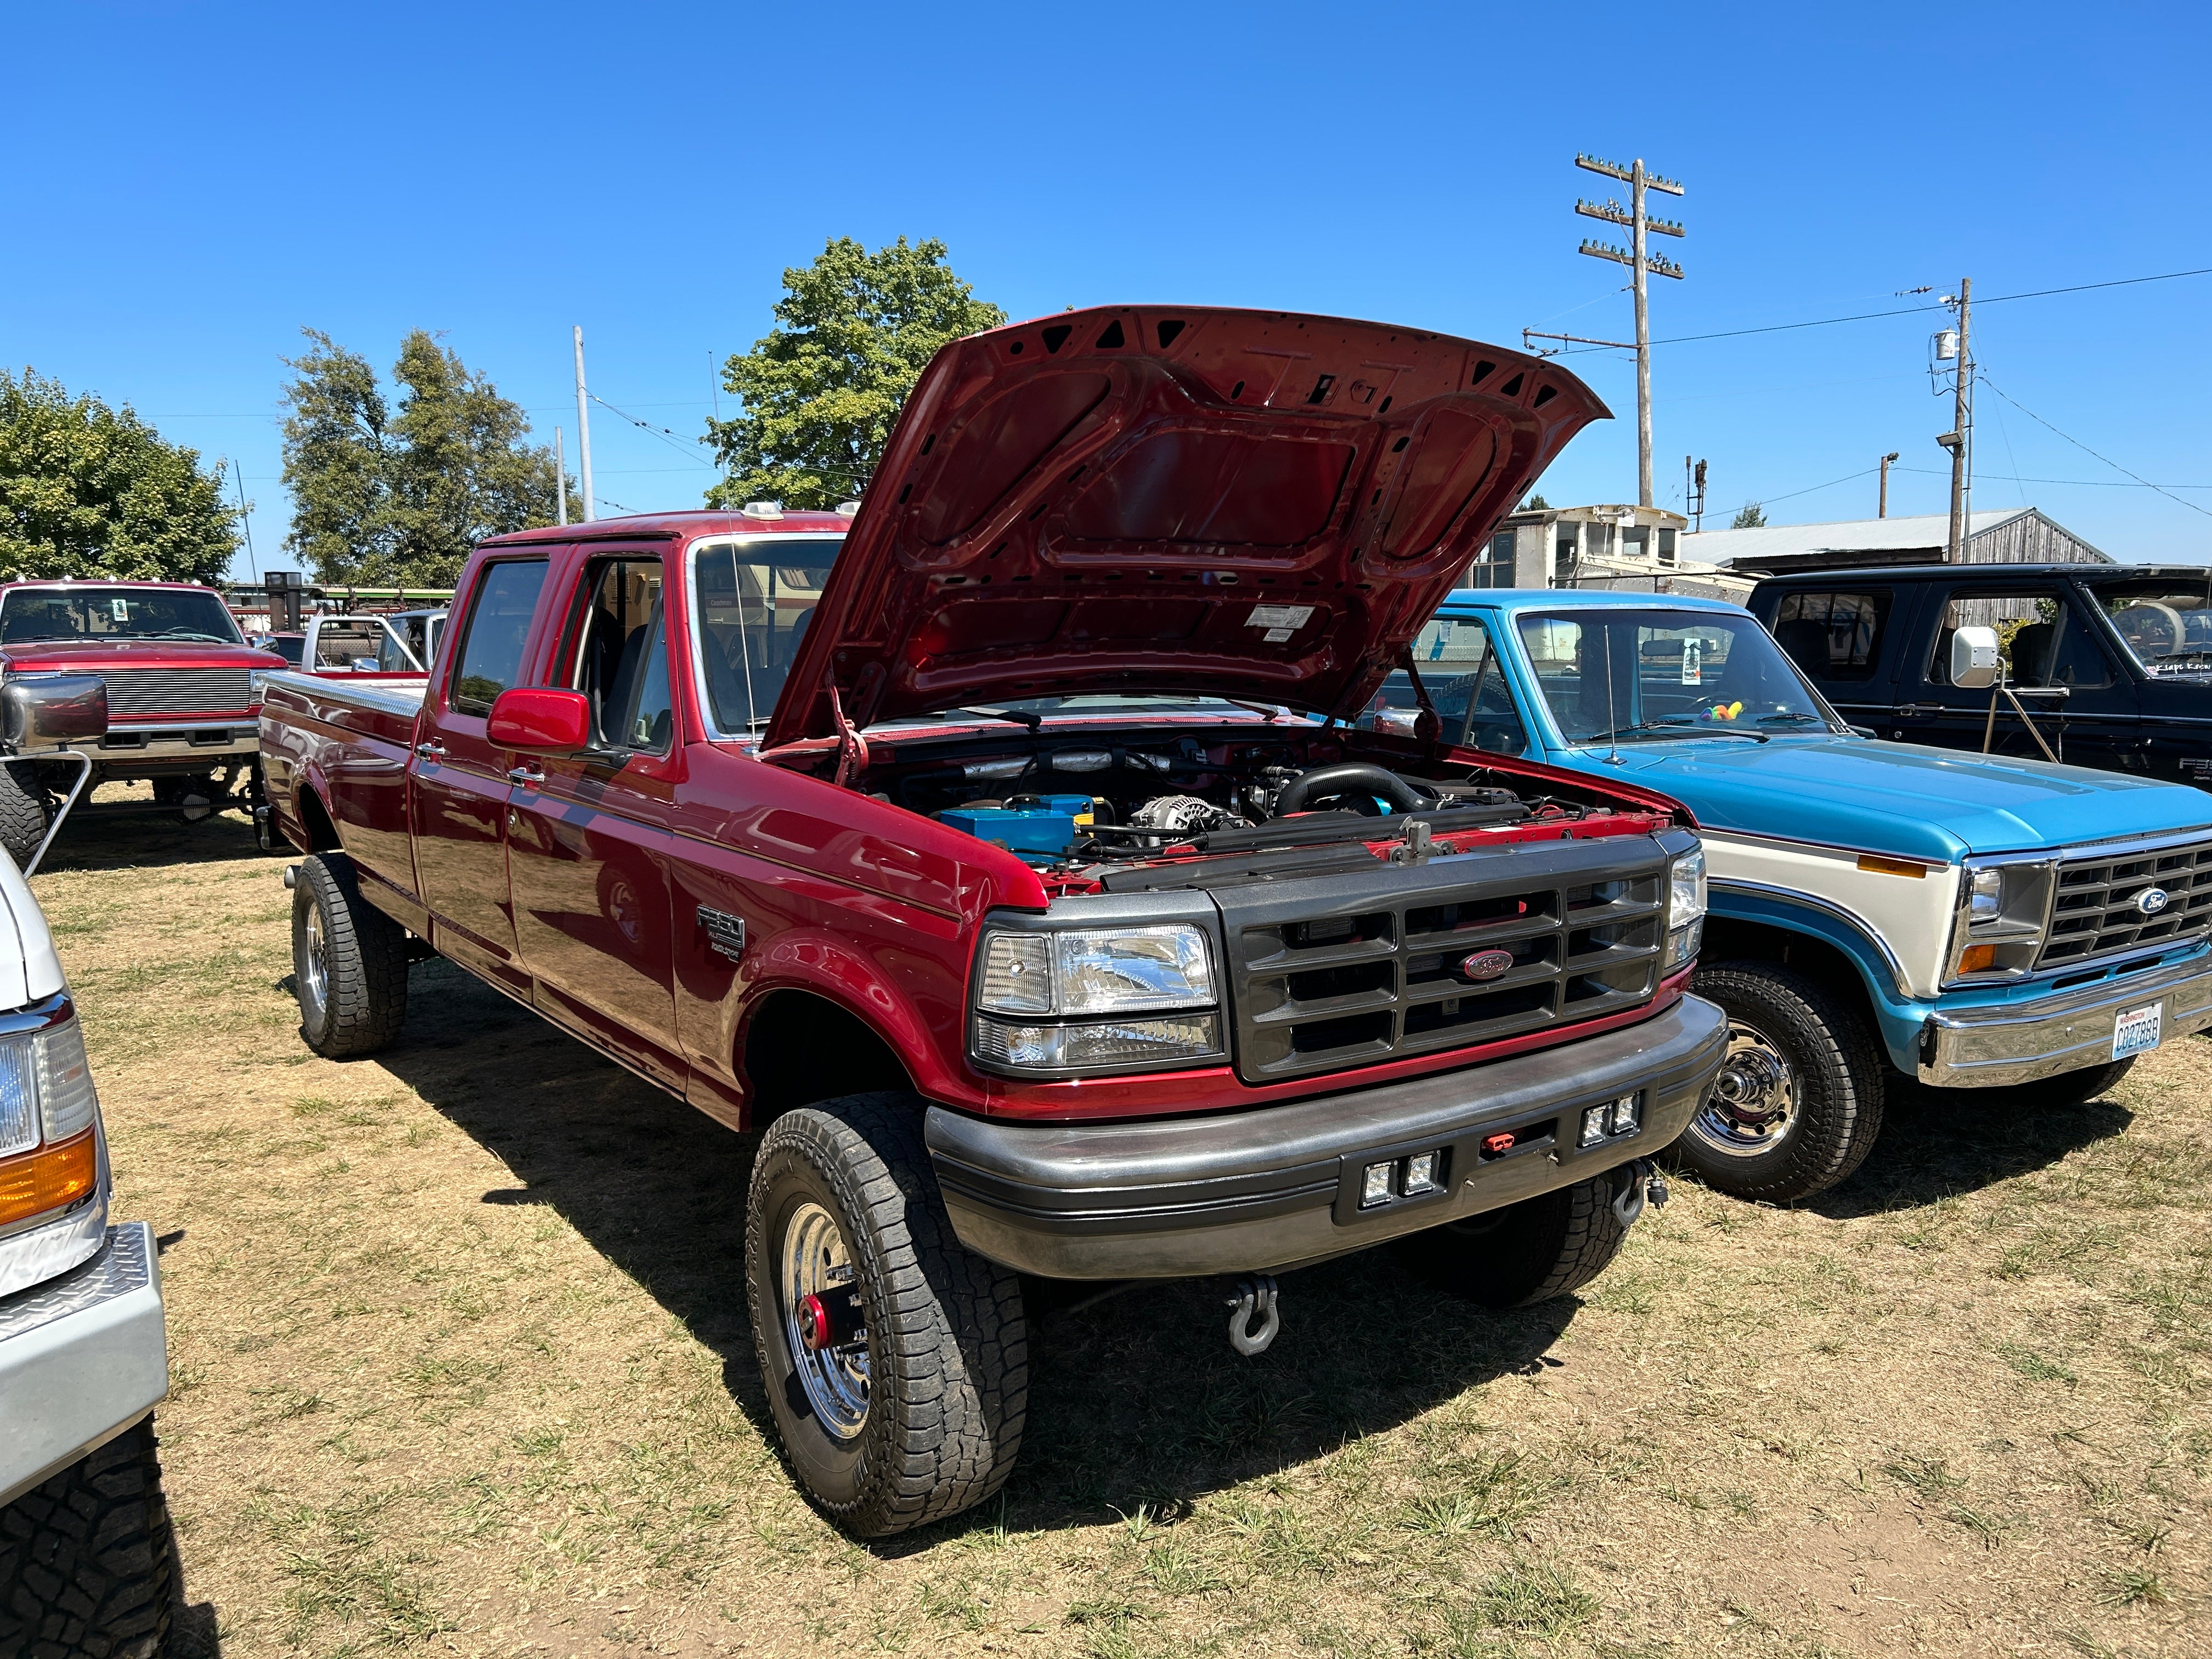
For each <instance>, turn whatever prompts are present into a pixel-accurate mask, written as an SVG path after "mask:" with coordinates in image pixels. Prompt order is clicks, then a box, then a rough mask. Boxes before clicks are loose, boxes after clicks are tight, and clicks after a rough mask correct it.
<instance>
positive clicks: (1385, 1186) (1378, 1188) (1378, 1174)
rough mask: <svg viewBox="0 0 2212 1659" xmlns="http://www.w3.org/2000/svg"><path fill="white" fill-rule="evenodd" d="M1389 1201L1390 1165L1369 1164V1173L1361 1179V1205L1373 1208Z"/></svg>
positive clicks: (1365, 1207) (1363, 1207)
mask: <svg viewBox="0 0 2212 1659" xmlns="http://www.w3.org/2000/svg"><path fill="white" fill-rule="evenodd" d="M1389 1201H1390V1166H1389V1164H1369V1165H1368V1166H1367V1173H1366V1174H1365V1175H1364V1176H1361V1177H1360V1179H1359V1207H1360V1208H1361V1209H1363V1210H1365V1209H1371V1208H1372V1207H1373V1206H1376V1205H1377V1204H1388V1203H1389Z"/></svg>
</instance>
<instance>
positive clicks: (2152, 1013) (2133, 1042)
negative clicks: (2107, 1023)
mask: <svg viewBox="0 0 2212 1659" xmlns="http://www.w3.org/2000/svg"><path fill="white" fill-rule="evenodd" d="M2165 1015H2166V1005H2165V1004H2164V1003H2163V1002H2154V1003H2151V1004H2149V1005H2148V1006H2144V1007H2142V1008H2127V1009H2123V1010H2122V1011H2121V1012H2120V1014H2119V1016H2118V1018H2116V1019H2114V1020H2113V1022H2112V1058H2113V1059H2114V1060H2125V1059H2126V1058H2127V1057H2128V1056H2129V1055H2130V1054H2148V1053H2149V1052H2150V1051H2151V1050H2152V1049H2154V1048H2157V1047H2158V1039H2159V1030H2160V1024H2161V1023H2162V1021H2163V1020H2164V1018H2165Z"/></svg>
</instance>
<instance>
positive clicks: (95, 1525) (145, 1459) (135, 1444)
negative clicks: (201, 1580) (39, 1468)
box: [0, 1418, 175, 1659]
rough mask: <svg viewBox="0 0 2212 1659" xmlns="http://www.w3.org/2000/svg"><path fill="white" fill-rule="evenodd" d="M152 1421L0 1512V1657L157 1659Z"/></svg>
mask: <svg viewBox="0 0 2212 1659" xmlns="http://www.w3.org/2000/svg"><path fill="white" fill-rule="evenodd" d="M157 1444H158V1443H157V1442H156V1441H155V1437H154V1423H153V1419H151V1418H149V1419H146V1420H145V1421H143V1422H142V1423H139V1424H137V1425H133V1426H132V1427H131V1428H128V1429H126V1430H125V1431H123V1432H122V1433H121V1434H119V1435H118V1436H117V1437H115V1438H114V1439H112V1440H111V1441H109V1442H108V1443H106V1445H105V1446H102V1447H101V1448H100V1449H99V1450H97V1451H95V1452H93V1453H91V1454H90V1455H88V1456H86V1457H84V1458H82V1459H81V1460H80V1461H78V1462H75V1463H72V1464H71V1465H70V1467H69V1468H66V1469H64V1470H63V1471H62V1472H61V1473H60V1474H57V1475H54V1476H52V1478H51V1479H49V1480H46V1482H44V1483H43V1484H42V1485H40V1486H35V1487H33V1489H32V1490H31V1491H29V1492H26V1493H24V1494H23V1496H22V1497H21V1498H17V1499H16V1500H15V1502H14V1503H13V1504H9V1506H8V1507H7V1508H6V1509H5V1510H0V1654H4V1655H6V1656H7V1659H157V1656H159V1655H160V1654H161V1650H162V1648H163V1646H164V1645H165V1644H166V1643H167V1639H168V1630H169V1619H170V1614H171V1611H172V1605H173V1585H174V1579H173V1572H172V1564H173V1560H174V1559H175V1558H174V1552H173V1548H172V1544H171V1540H170V1536H169V1512H168V1509H167V1505H166V1504H164V1503H163V1501H162V1497H161V1460H160V1455H159V1453H158V1451H157V1449H156V1448H157Z"/></svg>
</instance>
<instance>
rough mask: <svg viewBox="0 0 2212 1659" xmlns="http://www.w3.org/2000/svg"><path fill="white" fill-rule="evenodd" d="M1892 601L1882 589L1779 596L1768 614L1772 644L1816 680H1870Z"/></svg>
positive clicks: (1879, 660)
mask: <svg viewBox="0 0 2212 1659" xmlns="http://www.w3.org/2000/svg"><path fill="white" fill-rule="evenodd" d="M1893 597H1894V596H1893V593H1892V592H1891V591H1890V590H1889V589H1887V588H1874V589H1871V590H1864V591H1861V592H1848V593H1789V594H1785V595H1784V596H1783V600H1782V606H1781V609H1779V610H1778V611H1776V612H1775V613H1774V639H1775V643H1777V644H1778V645H1779V646H1780V647H1782V650H1783V653H1784V655H1786V656H1787V657H1788V658H1789V659H1790V661H1792V662H1794V663H1796V665H1797V666H1798V667H1800V668H1802V669H1803V670H1804V671H1806V672H1807V673H1808V674H1810V675H1811V676H1812V677H1813V678H1814V679H1816V680H1864V679H1871V678H1874V673H1875V670H1876V669H1877V668H1879V667H1881V641H1882V635H1883V633H1884V632H1885V631H1886V630H1887V628H1888V626H1889V608H1890V601H1891V599H1893Z"/></svg>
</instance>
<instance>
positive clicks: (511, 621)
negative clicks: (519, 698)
mask: <svg viewBox="0 0 2212 1659" xmlns="http://www.w3.org/2000/svg"><path fill="white" fill-rule="evenodd" d="M544 586H545V561H544V560H543V559H502V560H500V561H499V562H496V563H494V564H488V565H486V566H485V567H484V568H483V575H481V576H480V577H478V578H477V592H476V599H474V601H473V602H472V603H471V605H470V606H469V618H468V621H467V622H466V623H463V624H462V630H463V631H462V634H461V657H460V661H459V664H458V665H456V668H455V671H454V674H453V699H452V701H453V708H454V709H455V710H456V712H458V713H460V714H490V713H491V706H492V704H493V703H494V702H495V701H496V700H497V699H498V697H499V694H500V693H501V692H502V691H504V690H507V688H508V687H509V686H511V685H513V684H517V683H518V682H519V681H520V678H521V677H522V647H523V645H524V644H525V642H526V641H528V639H529V638H530V619H531V617H533V616H535V615H536V614H537V611H538V590H539V589H540V588H542V587H544Z"/></svg>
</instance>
